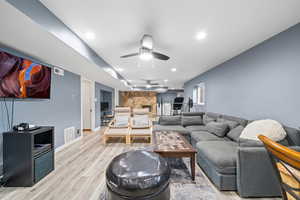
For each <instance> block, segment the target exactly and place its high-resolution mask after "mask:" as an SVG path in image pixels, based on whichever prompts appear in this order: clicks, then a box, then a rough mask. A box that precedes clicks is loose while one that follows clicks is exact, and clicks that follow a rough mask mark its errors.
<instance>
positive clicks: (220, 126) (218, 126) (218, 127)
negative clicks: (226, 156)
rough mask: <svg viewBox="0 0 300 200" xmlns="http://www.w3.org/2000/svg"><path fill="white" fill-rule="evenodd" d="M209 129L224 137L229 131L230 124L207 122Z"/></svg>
mask: <svg viewBox="0 0 300 200" xmlns="http://www.w3.org/2000/svg"><path fill="white" fill-rule="evenodd" d="M206 127H207V130H208V132H210V133H213V134H215V135H217V136H219V137H224V136H225V135H226V133H228V131H229V126H228V124H226V123H221V122H209V123H208V124H206Z"/></svg>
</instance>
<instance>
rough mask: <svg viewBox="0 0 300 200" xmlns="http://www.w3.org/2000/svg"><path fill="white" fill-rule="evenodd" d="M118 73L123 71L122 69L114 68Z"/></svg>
mask: <svg viewBox="0 0 300 200" xmlns="http://www.w3.org/2000/svg"><path fill="white" fill-rule="evenodd" d="M115 69H116V70H117V71H118V72H122V71H124V69H123V68H121V67H117V68H115Z"/></svg>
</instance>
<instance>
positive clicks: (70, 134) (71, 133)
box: [64, 126, 76, 144]
mask: <svg viewBox="0 0 300 200" xmlns="http://www.w3.org/2000/svg"><path fill="white" fill-rule="evenodd" d="M75 134H76V133H75V127H74V126H72V127H69V128H66V129H65V130H64V136H65V144H68V143H69V142H71V141H72V140H74V139H75Z"/></svg>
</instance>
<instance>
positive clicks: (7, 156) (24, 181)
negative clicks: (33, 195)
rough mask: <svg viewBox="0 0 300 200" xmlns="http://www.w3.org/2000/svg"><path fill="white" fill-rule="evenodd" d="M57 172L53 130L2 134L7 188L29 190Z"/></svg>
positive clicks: (44, 129)
mask: <svg viewBox="0 0 300 200" xmlns="http://www.w3.org/2000/svg"><path fill="white" fill-rule="evenodd" d="M53 170H54V127H40V128H38V129H36V130H33V131H11V132H5V133H3V172H4V181H5V182H6V183H5V186H7V187H30V186H33V185H34V184H35V183H37V182H38V181H39V180H41V179H42V178H43V177H45V176H46V175H47V174H49V173H50V172H51V171H53Z"/></svg>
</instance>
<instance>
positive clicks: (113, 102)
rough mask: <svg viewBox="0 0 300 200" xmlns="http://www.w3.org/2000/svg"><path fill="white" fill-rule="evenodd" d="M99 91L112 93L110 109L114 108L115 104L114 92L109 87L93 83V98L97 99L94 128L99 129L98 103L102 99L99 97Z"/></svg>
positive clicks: (99, 113)
mask: <svg viewBox="0 0 300 200" xmlns="http://www.w3.org/2000/svg"><path fill="white" fill-rule="evenodd" d="M101 91H107V92H111V93H112V108H114V106H115V105H114V104H115V100H114V99H115V90H114V88H111V87H109V86H106V85H103V84H101V83H98V82H96V83H95V98H96V99H97V101H96V103H95V126H96V127H99V126H100V124H101V109H100V108H101V107H100V102H101V100H102V99H103V97H102V95H101Z"/></svg>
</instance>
